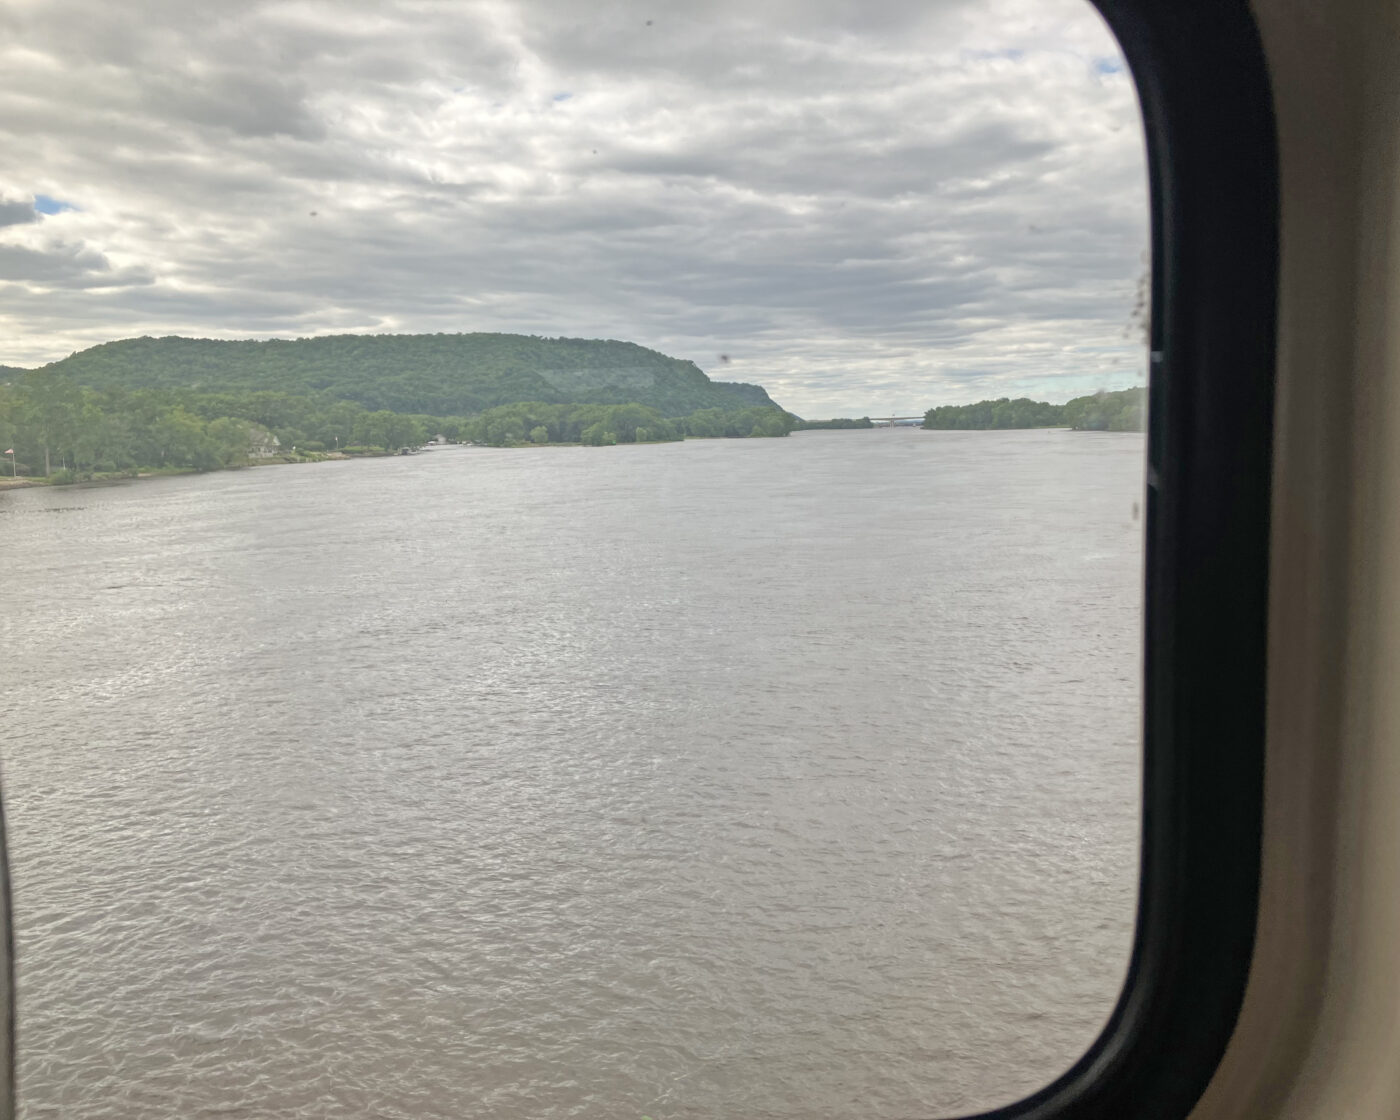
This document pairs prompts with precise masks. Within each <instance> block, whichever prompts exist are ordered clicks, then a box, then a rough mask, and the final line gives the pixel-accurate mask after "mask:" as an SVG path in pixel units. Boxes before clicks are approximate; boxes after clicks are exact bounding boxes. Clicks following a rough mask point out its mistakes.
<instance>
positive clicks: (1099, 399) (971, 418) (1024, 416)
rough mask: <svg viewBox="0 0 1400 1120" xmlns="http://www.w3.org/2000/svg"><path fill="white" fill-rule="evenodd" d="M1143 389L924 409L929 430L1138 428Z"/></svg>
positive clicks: (1144, 396) (1143, 404) (1144, 397)
mask: <svg viewBox="0 0 1400 1120" xmlns="http://www.w3.org/2000/svg"><path fill="white" fill-rule="evenodd" d="M1146 403H1147V390H1146V389H1144V388H1142V387H1138V388H1135V389H1119V390H1116V391H1114V392H1098V393H1091V394H1089V395H1088V396H1083V397H1075V398H1074V399H1073V400H1071V401H1067V402H1066V403H1065V404H1050V403H1048V402H1046V401H1033V400H1031V399H1030V398H1029V397H1017V398H1015V399H1014V400H1009V399H1007V398H1006V397H1001V398H999V399H997V400H994V401H993V400H986V401H977V402H976V403H975V404H962V405H941V406H940V407H938V408H931V409H929V410H928V411H927V412H925V413H924V423H923V427H924V428H926V429H929V430H949V429H963V430H973V429H975V430H979V431H985V430H988V429H1011V428H1074V429H1075V430H1077V431H1091V432H1094V431H1097V432H1105V431H1106V432H1140V431H1142V430H1143V422H1144V413H1145V409H1146Z"/></svg>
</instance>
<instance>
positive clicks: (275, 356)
mask: <svg viewBox="0 0 1400 1120" xmlns="http://www.w3.org/2000/svg"><path fill="white" fill-rule="evenodd" d="M624 362H625V363H628V364H621V363H624ZM289 390H290V391H289ZM527 390H529V391H531V392H530V393H529V395H525V396H522V395H520V394H524V393H526V392H527ZM503 397H504V398H507V399H504V400H503V399H502V398H503ZM1145 397H1146V390H1145V389H1142V388H1137V389H1125V390H1120V391H1117V392H1101V393H1096V394H1093V395H1091V396H1085V397H1077V398H1075V399H1074V400H1071V401H1069V402H1067V403H1066V404H1063V405H1053V404H1048V403H1046V402H1044V401H1032V400H1030V399H1028V398H1024V397H1022V398H1018V399H1016V400H1008V399H1006V398H1002V399H1000V400H996V401H979V402H977V403H976V404H970V405H956V406H949V405H945V406H941V407H938V408H932V409H929V410H928V411H927V412H926V413H925V415H924V422H923V425H922V426H923V428H924V429H927V430H934V429H981V430H990V429H1012V428H1041V427H1070V428H1076V429H1080V430H1087V431H1141V430H1142V415H1143V405H1144V402H1145ZM444 405H446V406H451V407H453V408H461V411H449V410H447V409H444V408H442V407H441V406H444ZM876 426H877V425H876V423H875V422H873V421H872V420H871V419H870V417H868V416H864V417H860V418H856V419H852V418H848V417H839V418H836V419H831V420H804V419H802V418H801V417H798V416H795V415H793V414H792V413H790V412H787V411H786V410H785V409H783V408H781V407H779V406H778V405H777V404H775V403H774V402H773V400H772V398H771V397H769V396H768V394H767V392H766V391H765V390H764V389H763V388H762V387H761V386H758V385H747V384H740V383H728V382H712V381H711V380H710V379H709V378H708V377H707V376H706V375H705V374H704V372H703V371H701V370H700V369H699V368H698V367H697V366H695V365H694V363H691V362H686V361H682V360H680V359H676V358H671V357H668V356H667V355H664V354H661V353H659V352H657V351H653V350H647V349H645V348H643V347H640V346H637V345H635V344H633V343H624V342H617V341H614V340H607V341H603V340H587V339H563V338H561V339H548V338H540V337H537V336H525V335H497V334H476V335H384V336H356V335H344V336H331V337H326V338H314V339H298V340H294V341H285V340H284V341H276V340H274V341H270V342H215V341H213V340H209V339H187V338H174V337H172V338H162V339H152V338H141V339H127V340H125V341H122V342H112V343H104V344H103V345H100V346H94V347H92V348H90V349H88V350H84V351H80V352H79V353H77V354H74V355H72V356H70V357H69V358H65V359H63V360H62V361H59V362H53V363H50V364H49V365H47V366H44V367H41V368H39V369H32V370H25V369H20V368H18V367H12V366H0V452H3V456H0V489H10V488H14V487H20V486H35V485H65V484H69V483H77V482H83V483H91V482H97V483H101V482H117V481H122V480H126V479H137V478H147V477H153V476H162V475H170V474H184V473H190V472H199V471H211V470H226V469H235V468H242V467H249V466H259V465H271V464H275V463H305V462H322V461H325V460H329V459H349V458H360V457H369V456H382V455H396V454H400V453H404V452H411V451H414V450H417V449H418V448H420V447H422V446H424V445H425V444H429V443H444V444H471V445H477V446H487V447H530V446H567V445H574V446H577V445H582V446H585V447H610V446H615V445H618V444H628V443H638V444H643V443H668V442H675V441H679V440H684V439H753V438H781V437H784V436H787V435H788V434H789V433H791V432H793V431H811V430H820V429H828V430H830V429H869V428H874V427H876ZM6 460H8V461H6Z"/></svg>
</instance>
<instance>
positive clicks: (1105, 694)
mask: <svg viewBox="0 0 1400 1120" xmlns="http://www.w3.org/2000/svg"><path fill="white" fill-rule="evenodd" d="M1141 459H1142V438H1141V437H1140V436H1135V435H1111V434H1104V435H1095V434H1086V433H1072V432H1059V431H1053V432H1009V433H992V432H986V433H983V432H973V433H962V432H927V433H926V432H916V431H907V430H906V431H893V432H881V431H875V432H810V433H802V434H799V435H795V436H793V437H791V438H789V439H786V440H728V441H691V442H687V443H684V444H669V445H657V446H643V447H617V448H610V449H581V448H540V449H520V450H492V449H485V448H482V449H477V448H447V449H441V450H434V451H432V452H429V453H425V454H422V455H419V456H416V457H412V458H395V459H379V460H369V461H358V462H342V463H323V464H314V465H306V466H298V467H291V466H289V467H276V468H262V469H256V470H249V471H241V472H231V473H222V474H213V475H206V476H192V477H184V478H173V479H162V480H150V481H145V482H139V483H134V484H128V485H122V486H114V487H105V488H87V489H42V490H39V489H36V490H27V491H12V492H9V493H3V494H0V563H3V569H4V572H5V583H4V586H5V591H4V595H5V600H6V601H5V604H4V612H3V624H2V625H3V637H4V656H5V665H6V668H5V688H4V692H3V697H4V699H3V708H4V712H3V725H2V726H0V736H3V741H4V778H5V795H6V799H7V810H8V813H9V828H10V837H11V848H12V852H11V855H12V864H13V871H14V879H15V908H16V926H17V938H18V944H19V999H20V1004H19V1023H20V1043H19V1045H20V1096H21V1108H22V1114H23V1115H24V1116H25V1117H28V1118H31V1120H37V1118H38V1117H44V1116H54V1117H63V1118H64V1120H81V1118H89V1117H91V1118H98V1117H122V1118H132V1120H137V1118H139V1120H193V1118H197V1117H212V1116H221V1117H287V1118H302V1117H306V1118H312V1117H314V1118H337V1120H339V1118H347V1120H348V1118H352V1117H354V1118H362V1117H385V1118H407V1117H415V1118H438V1117H441V1118H452V1120H457V1118H463V1117H499V1118H503V1120H513V1118H520V1120H527V1118H528V1120H541V1118H552V1117H589V1118H594V1117H596V1118H599V1120H605V1118H606V1120H639V1118H640V1117H641V1116H642V1115H644V1114H645V1115H647V1116H650V1117H654V1118H655V1120H672V1118H698V1117H722V1118H736V1120H738V1118H742V1120H765V1118H772V1120H777V1118H784V1120H799V1118H801V1120H813V1118H824V1117H832V1118H835V1117H842V1118H851V1120H856V1118H859V1120H869V1118H871V1117H914V1116H926V1115H932V1114H939V1113H942V1114H948V1113H951V1112H956V1111H959V1110H965V1109H969V1108H973V1107H977V1106H989V1105H993V1104H999V1103H1005V1102H1007V1101H1009V1100H1011V1099H1013V1098H1015V1097H1017V1096H1019V1095H1021V1094H1022V1093H1024V1092H1027V1091H1030V1090H1033V1089H1035V1088H1038V1087H1039V1086H1040V1085H1041V1084H1042V1083H1043V1082H1045V1081H1046V1080H1048V1079H1049V1078H1051V1077H1052V1076H1054V1075H1056V1074H1058V1073H1059V1072H1061V1071H1062V1070H1063V1069H1064V1068H1065V1067H1066V1066H1067V1065H1068V1064H1069V1063H1070V1062H1071V1061H1073V1059H1074V1058H1075V1057H1077V1056H1078V1054H1079V1053H1080V1052H1081V1051H1082V1050H1083V1048H1084V1047H1085V1046H1087V1045H1088V1044H1089V1042H1090V1041H1092V1039H1093V1036H1094V1035H1095V1034H1096V1032H1097V1031H1098V1029H1099V1027H1100V1025H1101V1024H1102V1022H1103V1021H1104V1019H1105V1017H1106V1016H1107V1014H1108V1012H1109V1010H1110V1008H1111V1004H1112V1002H1113V1000H1114V998H1115V996H1116V994H1117V991H1118V987H1119V984H1120V982H1121V977H1122V974H1123V970H1124V967H1125V961H1126V957H1127V952H1128V948H1129V940H1130V934H1131V923H1132V911H1133V904H1134V891H1135V860H1136V826H1137V801H1136V799H1137V784H1138V750H1139V747H1138V739H1139V735H1138V680H1137V677H1138V671H1139V668H1138V667H1139V662H1138V653H1137V641H1138V630H1139V599H1140V592H1139V583H1140V558H1141V549H1140V541H1139V537H1140V524H1139V523H1138V522H1136V521H1135V520H1134V518H1133V514H1134V510H1133V504H1134V502H1135V501H1137V500H1138V499H1139V493H1140V489H1141Z"/></svg>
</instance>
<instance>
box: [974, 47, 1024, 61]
mask: <svg viewBox="0 0 1400 1120" xmlns="http://www.w3.org/2000/svg"><path fill="white" fill-rule="evenodd" d="M963 57H964V58H968V59H974V60H976V61H978V62H982V61H985V60H987V59H995V58H1004V59H1008V60H1009V61H1011V62H1020V61H1021V59H1023V58H1025V57H1026V52H1025V51H1023V50H1021V49H1020V48H1019V47H1002V48H999V49H997V50H969V51H963Z"/></svg>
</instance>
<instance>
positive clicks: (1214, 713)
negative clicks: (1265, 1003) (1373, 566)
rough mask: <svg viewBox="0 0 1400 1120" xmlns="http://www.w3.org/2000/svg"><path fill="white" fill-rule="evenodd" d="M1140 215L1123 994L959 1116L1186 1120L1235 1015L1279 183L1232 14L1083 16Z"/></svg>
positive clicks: (1252, 854) (1264, 73)
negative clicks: (1102, 64) (986, 1106)
mask: <svg viewBox="0 0 1400 1120" xmlns="http://www.w3.org/2000/svg"><path fill="white" fill-rule="evenodd" d="M1092 2H1093V3H1094V5H1095V7H1096V8H1097V9H1098V10H1099V12H1100V14H1101V15H1102V16H1103V17H1104V19H1105V20H1106V22H1107V23H1108V25H1109V28H1110V29H1111V30H1112V31H1113V33H1114V34H1115V35H1116V36H1117V39H1118V42H1119V45H1120V46H1121V48H1122V50H1123V53H1124V56H1125V58H1126V59H1127V62H1128V66H1129V68H1130V71H1131V73H1132V76H1133V78H1134V80H1135V82H1136V84H1137V90H1138V97H1139V100H1140V103H1141V107H1142V116H1143V124H1144V128H1145V130H1146V141H1147V158H1148V177H1149V184H1150V190H1151V215H1152V274H1151V279H1152V337H1151V357H1150V369H1149V374H1148V401H1149V408H1148V423H1147V429H1148V435H1147V480H1148V481H1147V502H1146V511H1147V520H1146V543H1145V559H1146V591H1145V606H1144V615H1145V617H1144V643H1145V648H1144V680H1143V795H1142V833H1141V835H1142V846H1141V853H1140V880H1139V896H1138V913H1137V931H1136V936H1135V940H1134V945H1133V951H1132V956H1131V959H1130V963H1129V967H1128V974H1127V979H1126V981H1125V983H1124V987H1123V990H1122V993H1121V995H1120V997H1119V1000H1118V1003H1117V1005H1116V1006H1115V1008H1114V1010H1113V1013H1112V1015H1111V1017H1110V1018H1109V1020H1108V1023H1107V1025H1106V1026H1105V1028H1104V1030H1103V1032H1102V1033H1101V1034H1100V1036H1099V1037H1098V1039H1097V1040H1096V1041H1095V1043H1094V1044H1093V1046H1091V1047H1090V1049H1089V1050H1088V1052H1086V1053H1085V1054H1084V1056H1083V1057H1082V1058H1080V1060H1079V1061H1078V1062H1076V1063H1075V1064H1074V1065H1073V1066H1072V1067H1071V1068H1070V1069H1069V1070H1068V1071H1067V1072H1066V1073H1065V1074H1063V1075H1062V1076H1061V1077H1059V1078H1058V1079H1057V1080H1055V1081H1054V1082H1052V1083H1051V1084H1050V1085H1048V1086H1046V1087H1045V1088H1044V1089H1042V1090H1040V1091H1039V1092H1037V1093H1035V1094H1032V1095H1031V1096H1029V1097H1027V1098H1025V1099H1023V1100H1021V1101H1019V1102H1017V1103H1016V1104H1012V1105H1009V1106H1007V1107H1004V1108H999V1109H994V1110H992V1111H990V1112H984V1113H981V1114H979V1118H978V1120H1051V1118H1053V1120H1124V1118H1125V1117H1132V1118H1133V1120H1183V1118H1184V1117H1185V1116H1187V1114H1188V1113H1189V1112H1190V1111H1191V1110H1192V1108H1193V1107H1194V1106H1195V1104H1196V1102H1197V1101H1198V1100H1199V1099H1200V1097H1201V1095H1202V1094H1203V1093H1204V1091H1205V1089H1206V1086H1207V1085H1208V1084H1209V1082H1210V1079H1211V1077H1212V1076H1213V1075H1214V1073H1215V1069H1216V1067H1217V1066H1218V1065H1219V1063H1220V1060H1221V1058H1222V1057H1223V1055H1224V1052H1225V1048H1226V1046H1227V1044H1228V1043H1229V1040H1230V1036H1231V1034H1232V1033H1233V1031H1234V1027H1235V1022H1236V1019H1237V1017H1238V1015H1239V1010H1240V1006H1241V1003H1242V1002H1243V999H1244V990H1245V984H1246V982H1247V980H1248V976H1249V970H1250V964H1251V958H1252V954H1253V949H1254V937H1255V926H1256V921H1257V916H1258V901H1259V869H1260V846H1261V833H1262V819H1263V778H1264V723H1265V638H1266V625H1267V610H1268V577H1269V528H1270V516H1269V515H1270V492H1271V481H1272V440H1273V411H1274V408H1273V406H1274V397H1273V394H1274V351H1275V338H1276V319H1277V308H1276V303H1277V289H1278V228H1279V201H1278V196H1279V182H1278V152H1277V136H1276V130H1275V124H1274V114H1273V96H1272V91H1271V86H1270V82H1269V76H1268V69H1267V65H1266V62H1265V58H1264V53H1263V46H1262V43H1261V41H1260V37H1259V31H1258V28H1257V26H1256V24H1255V22H1254V18H1253V16H1252V14H1251V12H1250V10H1249V6H1248V4H1247V3H1246V2H1245V0H1092Z"/></svg>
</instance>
